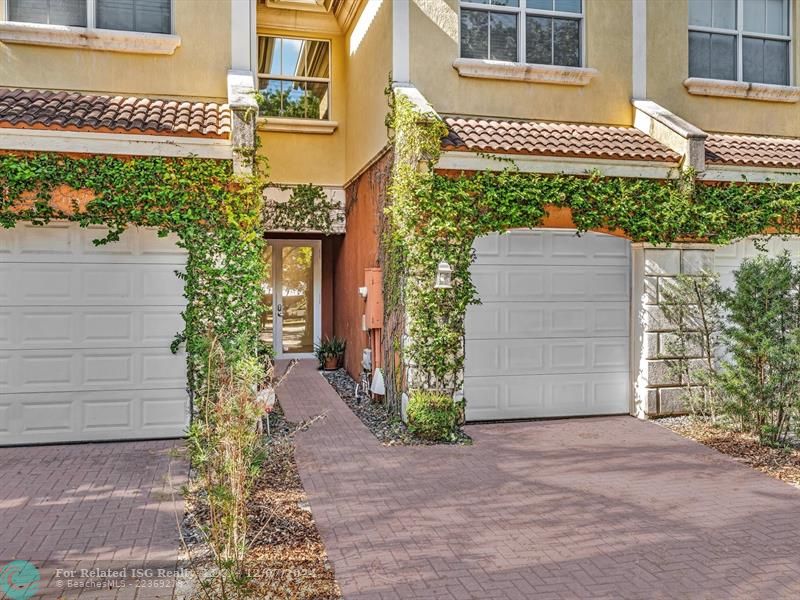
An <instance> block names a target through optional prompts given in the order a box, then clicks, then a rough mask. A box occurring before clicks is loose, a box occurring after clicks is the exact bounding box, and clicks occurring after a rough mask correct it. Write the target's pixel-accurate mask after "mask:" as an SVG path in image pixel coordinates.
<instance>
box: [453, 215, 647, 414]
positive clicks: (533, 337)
mask: <svg viewBox="0 0 800 600" xmlns="http://www.w3.org/2000/svg"><path fill="white" fill-rule="evenodd" d="M475 251H476V261H475V263H474V265H473V266H472V269H471V272H472V278H473V282H474V283H475V285H476V287H477V290H478V294H479V296H480V298H481V304H480V305H477V306H472V307H470V308H469V310H468V311H467V319H466V336H465V337H466V341H465V343H466V361H465V370H464V376H465V377H464V396H465V398H466V400H467V419H468V420H470V421H479V420H498V419H520V418H546V417H564V416H582V415H601V414H627V413H629V411H630V397H631V385H630V367H629V365H630V325H631V324H630V306H631V304H630V300H631V291H630V281H631V246H630V242H628V241H627V240H624V239H622V238H618V237H614V236H610V235H604V234H597V233H585V234H583V235H581V236H580V237H578V236H577V235H576V233H575V232H574V231H572V230H563V229H536V230H517V231H512V232H509V233H506V234H504V235H497V234H492V235H489V236H486V237H483V238H480V239H479V240H477V241H476V243H475Z"/></svg>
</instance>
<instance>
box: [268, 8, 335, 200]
mask: <svg viewBox="0 0 800 600" xmlns="http://www.w3.org/2000/svg"><path fill="white" fill-rule="evenodd" d="M261 10H266V9H262V8H261V5H259V11H261ZM302 16H303V13H300V12H299V11H298V28H297V29H294V28H293V29H286V28H284V29H271V28H268V27H264V26H263V25H262V23H264V22H265V19H264V18H263V17H262V16H259V19H258V21H259V28H258V33H259V34H261V35H284V36H288V37H303V38H307V39H320V40H328V41H329V42H330V43H331V110H330V120H332V121H336V122H337V123H338V127H337V128H336V131H334V132H333V133H332V134H318V133H287V132H274V131H261V132H259V137H260V140H261V146H260V148H259V153H260V154H262V155H263V156H266V157H267V160H268V161H269V177H270V179H271V180H272V181H274V182H276V183H282V184H294V183H315V184H317V185H342V184H343V183H344V181H345V136H346V130H347V127H346V123H345V121H346V113H347V97H346V94H347V71H346V67H345V42H344V37H343V36H341V35H332V34H325V33H318V32H309V31H308V30H306V29H304V28H303V20H302ZM267 22H268V21H267Z"/></svg>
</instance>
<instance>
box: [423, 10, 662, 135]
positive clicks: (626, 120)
mask: <svg viewBox="0 0 800 600" xmlns="http://www.w3.org/2000/svg"><path fill="white" fill-rule="evenodd" d="M411 1H412V6H411V14H410V30H411V44H410V46H411V57H410V58H411V81H412V82H413V83H414V84H415V85H416V86H417V87H418V88H419V90H420V91H421V92H422V93H423V94H424V95H425V97H426V98H427V99H428V101H429V102H430V103H431V104H432V105H433V107H434V108H435V109H436V110H437V111H439V112H441V113H451V114H470V115H487V116H496V117H512V118H526V119H542V120H554V121H578V122H588V123H606V124H620V125H629V124H631V122H632V111H631V108H630V97H631V43H632V41H631V30H632V17H631V1H630V0H587V1H586V2H585V4H586V11H585V15H586V29H585V31H586V36H585V43H586V52H585V60H586V63H585V66H587V67H592V68H595V69H597V70H598V71H599V74H598V75H597V76H596V77H595V78H594V79H593V80H592V81H591V82H590V83H589V84H588V85H587V86H585V87H577V86H564V85H548V84H538V83H536V84H534V83H523V82H510V81H500V80H489V79H472V78H466V77H460V76H459V74H458V72H457V71H456V70H455V69H454V68H453V61H454V60H455V59H456V58H458V56H459V0H411ZM659 1H660V0H656V2H659ZM663 3H664V4H671V0H670V1H669V2H668V1H666V0H663Z"/></svg>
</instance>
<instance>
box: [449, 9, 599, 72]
mask: <svg viewBox="0 0 800 600" xmlns="http://www.w3.org/2000/svg"><path fill="white" fill-rule="evenodd" d="M469 1H470V4H473V5H474V4H484V5H486V8H478V7H474V6H465V7H462V9H461V19H460V22H461V57H462V58H472V59H484V60H485V59H490V60H500V61H508V62H526V63H528V64H545V65H560V66H569V67H580V66H581V44H582V40H581V37H582V32H581V23H582V15H581V10H582V8H583V2H582V0H523V1H522V2H519V3H518V2H516V1H511V0H479V1H478V2H476V1H475V0H469ZM500 5H502V6H505V7H509V10H506V11H503V12H501V11H499V10H492V9H491V8H490V7H491V6H500ZM518 5H519V8H518V9H517V7H518ZM540 13H544V14H540ZM548 13H549V14H548ZM563 13H573V14H575V18H569V17H567V15H566V14H563ZM550 15H552V16H550ZM520 27H522V31H519V29H520ZM520 42H524V44H523V45H522V47H519V46H520Z"/></svg>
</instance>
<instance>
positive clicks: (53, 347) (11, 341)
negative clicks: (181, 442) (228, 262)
mask: <svg viewBox="0 0 800 600" xmlns="http://www.w3.org/2000/svg"><path fill="white" fill-rule="evenodd" d="M104 231H105V230H104V229H102V228H88V229H82V228H80V227H78V226H77V225H75V224H65V223H60V224H55V225H50V226H48V227H36V226H33V225H29V224H24V225H23V224H21V225H18V226H17V227H16V228H14V229H11V230H2V229H0V445H3V444H29V443H45V442H65V441H89V440H108V439H137V438H138V439H142V438H158V437H174V436H180V435H182V434H183V432H184V429H185V427H186V423H187V416H188V401H187V395H186V368H185V357H184V356H183V355H181V354H179V355H173V354H172V353H171V352H170V350H169V345H170V342H171V341H172V338H173V336H174V335H175V333H176V332H177V331H179V330H180V329H181V327H182V320H181V316H180V312H181V310H182V308H183V306H184V299H183V297H182V282H181V281H180V280H179V279H178V278H177V277H176V276H175V270H176V269H181V268H182V267H183V265H184V263H185V255H184V252H183V251H182V250H180V249H179V248H178V247H177V246H175V243H174V240H173V239H170V238H159V237H157V236H156V234H155V232H153V231H152V230H146V229H139V230H137V229H132V230H130V231H128V232H126V233H125V234H124V235H123V236H122V239H121V241H120V242H117V243H113V244H110V245H106V246H99V247H96V246H94V245H93V244H92V240H94V239H97V238H99V237H102V236H103V234H104Z"/></svg>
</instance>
